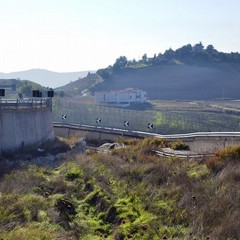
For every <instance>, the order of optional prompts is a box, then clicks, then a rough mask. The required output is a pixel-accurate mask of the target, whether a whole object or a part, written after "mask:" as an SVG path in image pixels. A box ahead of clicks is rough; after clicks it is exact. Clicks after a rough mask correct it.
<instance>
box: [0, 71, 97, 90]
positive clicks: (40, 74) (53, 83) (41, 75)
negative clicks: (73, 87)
mask: <svg viewBox="0 0 240 240" xmlns="http://www.w3.org/2000/svg"><path fill="white" fill-rule="evenodd" d="M88 72H89V71H81V72H63V73H59V72H53V71H48V70H45V69H31V70H26V71H20V72H11V73H0V79H11V78H15V79H22V80H30V81H33V82H36V83H38V84H40V85H42V86H45V87H51V88H56V87H60V86H62V85H65V84H67V83H69V82H70V81H75V80H77V79H79V78H82V77H85V76H86V75H87V74H88ZM90 72H92V71H90ZM93 72H94V71H93Z"/></svg>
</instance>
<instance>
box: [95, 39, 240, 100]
mask: <svg viewBox="0 0 240 240" xmlns="http://www.w3.org/2000/svg"><path fill="white" fill-rule="evenodd" d="M97 74H99V75H100V76H101V77H102V78H103V79H104V80H105V81H103V82H102V83H101V84H99V85H97V86H96V87H95V88H94V90H96V91H101V90H114V89H124V88H129V87H132V88H139V89H142V90H145V91H146V92H147V95H148V97H149V98H150V99H180V100H192V99H194V100H210V99H218V98H239V90H240V54H239V53H223V52H218V51H217V50H216V49H214V47H213V46H212V45H209V46H207V47H206V48H204V46H203V45H202V43H201V42H200V43H198V44H196V45H194V46H192V45H190V44H188V45H185V46H183V47H181V48H179V49H177V50H175V51H173V50H172V49H169V50H167V51H165V53H164V54H161V53H159V54H158V55H156V54H155V55H154V57H153V58H148V57H147V55H146V54H144V55H143V56H142V59H141V60H139V61H136V60H132V61H131V60H130V61H129V60H128V59H127V58H126V57H125V56H121V57H119V58H118V59H116V61H115V63H114V64H113V65H112V66H109V67H107V68H105V69H99V70H98V71H97Z"/></svg>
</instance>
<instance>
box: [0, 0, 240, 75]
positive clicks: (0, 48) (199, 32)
mask: <svg viewBox="0 0 240 240" xmlns="http://www.w3.org/2000/svg"><path fill="white" fill-rule="evenodd" d="M239 10H240V1H239V0H0V72H4V73H8V72H14V71H22V70H28V69H33V68H41V69H48V70H51V71H56V72H72V71H85V70H86V71H88V70H97V69H100V68H105V67H107V66H109V65H112V64H114V62H115V60H116V59H117V58H118V57H119V56H126V57H127V59H129V60H132V59H134V58H135V59H136V60H139V59H141V57H142V56H143V55H144V54H145V53H146V54H147V56H148V57H152V56H153V55H154V54H155V53H156V54H158V53H164V51H165V50H167V49H169V48H172V49H174V50H175V49H177V48H179V47H182V46H183V45H186V44H189V43H190V44H192V45H194V44H196V43H199V42H200V41H201V42H202V43H203V45H204V46H207V45H209V44H212V45H213V46H214V47H215V48H216V49H217V50H218V51H222V52H239V51H240V18H239Z"/></svg>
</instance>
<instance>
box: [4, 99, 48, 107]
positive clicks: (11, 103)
mask: <svg viewBox="0 0 240 240" xmlns="http://www.w3.org/2000/svg"><path fill="white" fill-rule="evenodd" d="M51 106H52V104H51V99H50V98H17V99H7V98H0V109H16V108H47V107H48V108H51Z"/></svg>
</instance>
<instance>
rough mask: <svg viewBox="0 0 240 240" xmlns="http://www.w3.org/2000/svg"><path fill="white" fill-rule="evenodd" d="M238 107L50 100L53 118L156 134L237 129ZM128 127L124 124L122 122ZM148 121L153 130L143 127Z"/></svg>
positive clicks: (220, 103)
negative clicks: (63, 115)
mask: <svg viewBox="0 0 240 240" xmlns="http://www.w3.org/2000/svg"><path fill="white" fill-rule="evenodd" d="M238 110H240V108H239V106H238V105H237V102H233V101H218V102H204V101H153V102H150V103H149V104H148V105H145V106H144V108H140V107H139V106H134V107H131V108H120V107H116V106H113V105H106V104H105V105H103V104H96V103H95V102H94V101H93V100H91V98H76V99H72V98H55V99H54V103H53V119H54V121H62V114H66V115H67V119H66V120H64V121H68V122H74V123H79V124H90V125H96V118H101V120H102V122H101V124H100V125H101V126H107V127H115V128H126V129H130V130H139V131H152V132H157V133H160V134H171V133H189V132H197V131H240V125H239V122H240V113H239V112H238ZM125 120H127V121H129V127H124V121H125ZM148 123H153V124H154V129H153V130H149V129H148V128H147V124H148Z"/></svg>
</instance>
